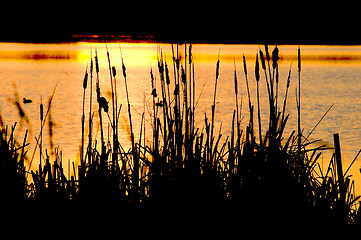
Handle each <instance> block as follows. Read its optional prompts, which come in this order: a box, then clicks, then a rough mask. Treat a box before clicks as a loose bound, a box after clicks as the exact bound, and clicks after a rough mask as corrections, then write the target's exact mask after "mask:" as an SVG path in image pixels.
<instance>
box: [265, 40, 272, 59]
mask: <svg viewBox="0 0 361 240" xmlns="http://www.w3.org/2000/svg"><path fill="white" fill-rule="evenodd" d="M264 49H265V50H266V59H267V61H268V62H269V60H270V59H271V58H270V55H269V51H268V45H267V44H265V45H264Z"/></svg>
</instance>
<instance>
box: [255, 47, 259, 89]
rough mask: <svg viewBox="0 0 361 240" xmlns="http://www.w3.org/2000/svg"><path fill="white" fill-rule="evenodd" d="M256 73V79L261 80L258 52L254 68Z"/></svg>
mask: <svg viewBox="0 0 361 240" xmlns="http://www.w3.org/2000/svg"><path fill="white" fill-rule="evenodd" d="M254 73H255V77H256V81H257V82H259V62H258V53H257V55H256V66H255V68H254Z"/></svg>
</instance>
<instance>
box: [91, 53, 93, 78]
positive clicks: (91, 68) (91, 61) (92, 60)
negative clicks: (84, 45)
mask: <svg viewBox="0 0 361 240" xmlns="http://www.w3.org/2000/svg"><path fill="white" fill-rule="evenodd" d="M90 77H91V78H92V77H93V58H91V60H90Z"/></svg>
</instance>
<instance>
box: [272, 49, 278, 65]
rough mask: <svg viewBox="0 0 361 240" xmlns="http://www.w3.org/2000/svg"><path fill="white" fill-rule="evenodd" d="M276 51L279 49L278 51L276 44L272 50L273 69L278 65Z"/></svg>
mask: <svg viewBox="0 0 361 240" xmlns="http://www.w3.org/2000/svg"><path fill="white" fill-rule="evenodd" d="M278 53H279V51H278V47H277V45H276V47H275V48H274V49H273V51H272V62H273V69H276V68H277V65H278V59H279V56H278Z"/></svg>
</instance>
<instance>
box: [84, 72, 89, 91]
mask: <svg viewBox="0 0 361 240" xmlns="http://www.w3.org/2000/svg"><path fill="white" fill-rule="evenodd" d="M87 83H88V71H87V70H85V75H84V80H83V89H84V90H85V89H86V87H87Z"/></svg>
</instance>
